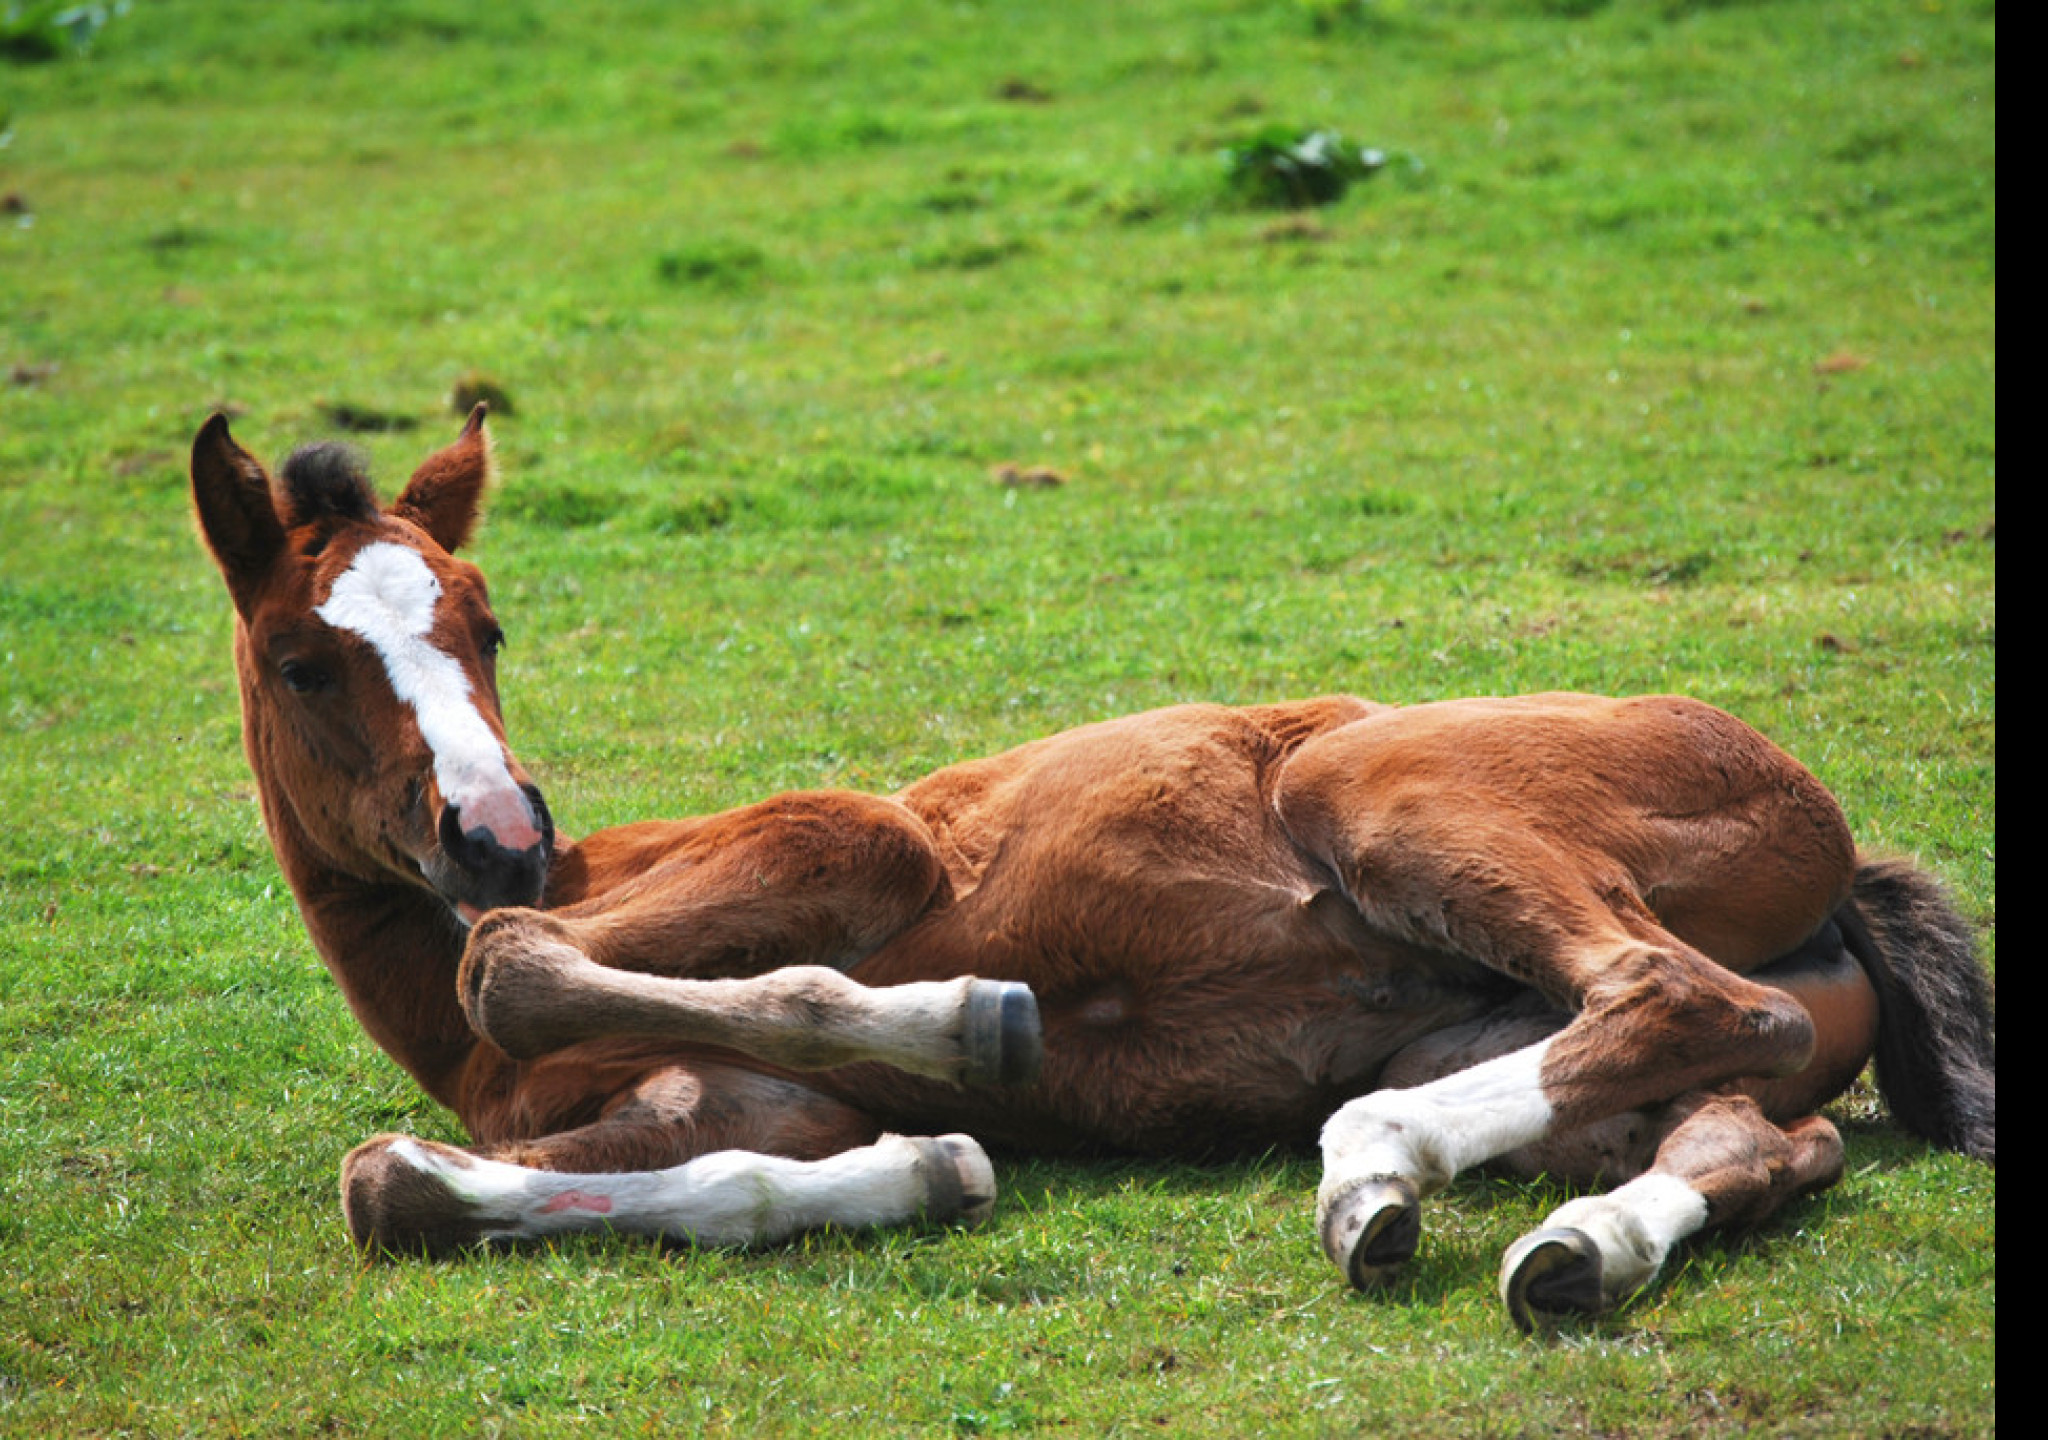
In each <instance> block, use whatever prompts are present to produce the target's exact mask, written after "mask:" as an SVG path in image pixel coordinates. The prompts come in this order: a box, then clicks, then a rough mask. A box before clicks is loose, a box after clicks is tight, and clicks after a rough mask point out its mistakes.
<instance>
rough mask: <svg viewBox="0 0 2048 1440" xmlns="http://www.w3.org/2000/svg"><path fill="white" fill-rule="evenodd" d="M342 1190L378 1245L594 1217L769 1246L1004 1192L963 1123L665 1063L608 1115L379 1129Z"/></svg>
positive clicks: (962, 1205)
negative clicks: (449, 1141) (871, 1115)
mask: <svg viewBox="0 0 2048 1440" xmlns="http://www.w3.org/2000/svg"><path fill="white" fill-rule="evenodd" d="M341 1188H342V1209H343V1213H344V1215H345V1217H346V1218H347V1221H348V1225H349V1231H350V1233H351V1234H352V1235H353V1236H354V1238H355V1241H356V1243H357V1245H358V1246H359V1247H361V1248H362V1249H363V1250H364V1251H365V1252H367V1253H370V1254H386V1253H412V1254H418V1253H422V1252H425V1253H428V1254H440V1253H446V1252H449V1251H452V1250H457V1249H461V1248H464V1247H466V1246H470V1245H475V1244H479V1243H486V1242H493V1241H521V1240H533V1239H540V1238H545V1237H547V1236H552V1235H560V1234H565V1233H570V1232H575V1231H584V1230H616V1231H620V1232H624V1233H630V1234H640V1235H650V1236H657V1237H661V1238H664V1239H668V1240H672V1241H677V1242H687V1243H694V1244H705V1245H755V1244H772V1243H775V1242H777V1241H780V1240H783V1239H786V1238H788V1237H789V1236H791V1235H794V1234H797V1233H799V1232H801V1231H805V1230H811V1229H817V1228H819V1227H821V1226H825V1225H836V1226H842V1227H847V1228H867V1227H872V1226H878V1225H892V1224H900V1223H903V1222H905V1221H908V1220H913V1219H917V1218H919V1217H923V1218H927V1219H934V1220H958V1221H961V1222H962V1223H973V1222H975V1221H977V1220H979V1219H981V1218H982V1217H983V1216H985V1215H986V1214H987V1213H988V1211H989V1209H990V1207H991V1206H992V1205H993V1204H994V1200H995V1193H996V1192H995V1176H994V1171H993V1170H992V1169H991V1167H990V1165H989V1162H988V1157H987V1156H986V1155H985V1154H984V1153H983V1152H982V1150H981V1147H980V1146H979V1145H978V1144H976V1142H975V1141H973V1140H971V1139H969V1138H968V1137H967V1136H964V1135H948V1136H941V1137H939V1138H936V1139H922V1138H909V1137H905V1136H900V1135H879V1136H878V1135H877V1133H876V1128H875V1126H874V1124H873V1123H872V1122H871V1121H869V1120H868V1119H867V1118H866V1117H865V1116H863V1115H861V1114H860V1113H859V1112H857V1111H855V1110H852V1109H851V1108H849V1107H847V1106H845V1105H843V1104H841V1103H839V1102H838V1101H836V1100H832V1099H829V1098H827V1097H825V1096H821V1095H818V1094H817V1093H815V1092H813V1091H810V1090H807V1089H805V1088H804V1087H803V1086H801V1085H799V1084H797V1083H795V1082H793V1081H789V1080H784V1079H780V1078H777V1077H774V1076H768V1075H762V1074H759V1073H757V1072H753V1071H748V1070H743V1069H740V1068H738V1067H735V1066H728V1065H723V1064H694V1065H691V1066H689V1067H687V1068H686V1067H683V1066H669V1067H667V1068H664V1069H662V1070H660V1071H658V1072H657V1073H655V1074H653V1075H650V1076H648V1077H647V1078H645V1079H644V1080H642V1081H641V1082H640V1083H639V1084H637V1085H635V1086H633V1087H632V1088H631V1089H630V1090H629V1091H628V1092H627V1093H626V1094H625V1095H624V1096H623V1097H621V1099H620V1100H619V1101H617V1102H616V1103H615V1104H614V1105H613V1106H612V1107H611V1108H610V1109H609V1111H608V1113H606V1114H605V1115H604V1116H603V1118H601V1119H599V1120H597V1121H595V1122H593V1123H591V1124H588V1125H583V1126H579V1127H576V1128H574V1129H570V1130H566V1131H563V1132H561V1133H559V1134H554V1135H548V1136H543V1137H539V1138H536V1139H530V1140H522V1141H514V1142H508V1143H501V1144H496V1145H486V1146H480V1147H478V1148H476V1149H474V1150H464V1149H458V1148H456V1147H454V1146H451V1145H442V1144H438V1143H436V1142H434V1141H429V1140H419V1139H415V1138H413V1137H411V1136H397V1135H385V1136H379V1137H377V1138H376V1139H374V1140H371V1141H369V1142H367V1143H366V1144H363V1145H361V1146H358V1147H357V1148H356V1149H355V1150H353V1151H352V1152H350V1154H349V1156H348V1158H347V1159H346V1160H344V1161H343V1162H342V1177H341Z"/></svg>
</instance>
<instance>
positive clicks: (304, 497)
mask: <svg viewBox="0 0 2048 1440" xmlns="http://www.w3.org/2000/svg"><path fill="white" fill-rule="evenodd" d="M281 479H282V488H283V491H284V494H283V496H282V497H281V498H282V499H283V501H284V505H285V510H286V514H285V523H286V524H287V525H290V526H294V527H296V526H299V525H307V524H311V523H312V522H314V521H316V520H321V519H325V518H330V517H331V518H333V519H337V520H369V519H374V518H375V517H376V514H377V511H378V508H379V507H378V504H377V492H376V491H375V490H373V489H371V488H370V472H369V468H368V462H367V460H366V459H365V457H364V455H363V452H362V451H360V450H358V449H356V448H355V447H354V446H353V445H344V444H342V443H341V442H340V441H338V440H321V441H317V442H316V443H314V444H311V445H301V446H300V447H299V448H298V449H296V450H294V451H292V453H291V455H290V457H289V458H287V459H286V460H285V462H284V472H283V475H282V477H281Z"/></svg>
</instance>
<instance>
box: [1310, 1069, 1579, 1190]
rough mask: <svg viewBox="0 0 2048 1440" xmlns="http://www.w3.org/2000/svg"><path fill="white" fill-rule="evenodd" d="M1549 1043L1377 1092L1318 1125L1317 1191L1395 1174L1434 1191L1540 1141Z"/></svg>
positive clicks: (1544, 1130) (1548, 1114)
mask: <svg viewBox="0 0 2048 1440" xmlns="http://www.w3.org/2000/svg"><path fill="white" fill-rule="evenodd" d="M1550 1044H1551V1042H1550V1041H1548V1040H1543V1041H1539V1042H1538V1043H1536V1044H1534V1045H1531V1046H1529V1047H1528V1048H1526V1049H1522V1050H1516V1051H1514V1052H1512V1053H1511V1054H1507V1055H1501V1056H1498V1057H1496V1058H1494V1059H1492V1060H1487V1061H1483V1062H1481V1063H1480V1064H1478V1065H1474V1066H1473V1067H1472V1068H1471V1069H1469V1070H1460V1071H1459V1072H1458V1073H1457V1074H1455V1075H1446V1076H1444V1077H1443V1078H1442V1079H1440V1080H1432V1081H1430V1082H1429V1083H1428V1084H1427V1085H1418V1086H1416V1087H1415V1088H1414V1089H1412V1090H1376V1091H1374V1092H1373V1093H1372V1094H1370V1095H1364V1096H1361V1097H1359V1098H1358V1099H1356V1100H1353V1101H1352V1102H1351V1103H1350V1104H1348V1105H1346V1106H1345V1107H1344V1108H1343V1109H1341V1110H1339V1111H1338V1112H1337V1113H1336V1114H1335V1115H1332V1116H1331V1117H1330V1120H1329V1123H1328V1124H1326V1125H1325V1126H1324V1127H1323V1187H1322V1188H1323V1192H1324V1194H1325V1195H1326V1196H1327V1195H1329V1194H1331V1193H1333V1191H1334V1190H1335V1189H1336V1188H1340V1187H1342V1186H1343V1185H1344V1184H1346V1183H1347V1182H1350V1181H1356V1180H1361V1179H1366V1178H1374V1179H1378V1178H1387V1177H1399V1178H1401V1179H1403V1180H1407V1181H1409V1182H1411V1183H1412V1184H1413V1185H1414V1186H1415V1188H1416V1190H1417V1192H1418V1193H1420V1194H1423V1195H1429V1194H1433V1193H1434V1192H1436V1191H1438V1190H1441V1189H1443V1188H1444V1186H1446V1185H1448V1184H1450V1183H1451V1179H1452V1177H1453V1176H1455V1175H1456V1174H1458V1172H1459V1171H1461V1170H1465V1169H1468V1168H1470V1167H1471V1166H1474V1165H1477V1164H1480V1163H1481V1162H1483V1161H1486V1160H1491V1159H1492V1158H1493V1157H1495V1156H1496V1155H1504V1154H1506V1153H1507V1152H1508V1151H1510V1150H1514V1149H1518V1148H1520V1147H1521V1146H1523V1145H1528V1144H1531V1143H1533V1142H1534V1141H1537V1140H1540V1139H1542V1138H1543V1137H1544V1136H1545V1135H1547V1134H1548V1133H1549V1132H1550V1125H1551V1119H1552V1114H1553V1112H1552V1110H1551V1108H1550V1102H1549V1101H1548V1100H1546V1099H1545V1098H1544V1096H1543V1081H1542V1069H1543V1057H1544V1056H1545V1055H1546V1054H1548V1053H1549V1050H1550Z"/></svg>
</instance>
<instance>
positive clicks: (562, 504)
mask: <svg viewBox="0 0 2048 1440" xmlns="http://www.w3.org/2000/svg"><path fill="white" fill-rule="evenodd" d="M623 503H624V502H623V501H622V500H621V498H620V497H619V496H618V495H616V494H614V493H613V492H611V491H608V490H598V489H594V488H592V487H590V486H588V485H567V484H555V485H544V484H534V483H530V482H529V483H526V484H522V485H520V486H518V487H516V488H510V487H508V489H507V491H506V493H505V494H504V496H503V497H502V498H501V499H500V500H499V502H498V513H499V514H501V515H508V516H511V517H513V518H516V519H519V520H526V521H530V522H532V523H533V524H536V525H541V526H545V527H547V528H550V529H555V530H581V529H586V528H588V527H590V526H593V525H602V524H603V523H604V522H605V521H607V520H609V519H611V517H612V516H614V515H616V514H617V513H618V512H619V510H620V509H621V508H622V506H623Z"/></svg>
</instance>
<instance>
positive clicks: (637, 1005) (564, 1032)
mask: <svg viewBox="0 0 2048 1440" xmlns="http://www.w3.org/2000/svg"><path fill="white" fill-rule="evenodd" d="M577 942H578V934H577V927H576V925H575V923H574V922H570V921H564V920H561V919H559V918H557V917H555V916H551V915H548V914H544V913H542V912H540V911H535V910H511V909H507V910H495V911H492V912H491V913H490V914H488V915H486V916H485V917H484V918H483V919H482V920H481V921H479V922H478V924H477V927H476V929H475V930H474V931H472V932H471V934H470V939H469V948H468V951H467V953H466V954H465V956H464V958H463V963H462V970H461V974H460V977H459V980H458V984H459V986H460V994H461V1000H462V1005H463V1009H464V1011H465V1012H466V1013H467V1015H468V1017H469V1021H470V1023H471V1024H472V1025H473V1026H475V1028H476V1030H477V1032H478V1033H479V1034H481V1035H484V1036H486V1037H488V1038H489V1039H490V1040H491V1041H492V1042H493V1043H494V1044H496V1045H498V1046H499V1047H500V1048H501V1049H503V1050H504V1051H505V1052H506V1053H508V1054H510V1055H513V1056H515V1057H518V1058H531V1057H534V1056H538V1055H544V1054H548V1053H550V1052H552V1051H556V1050H560V1049H562V1048H564V1047H566V1046H569V1045H573V1044H576V1043H579V1042H581V1041H586V1040H596V1039H603V1038H607V1037H611V1036H619V1035H645V1036H650V1037H656V1038H660V1039H663V1040H671V1041H675V1042H678V1043H682V1044H691V1045H717V1046H721V1047H724V1048H727V1049H732V1050H737V1051H740V1052H741V1053H742V1054H746V1055H751V1056H754V1057H756V1058H757V1059H761V1060H766V1061H770V1062H772V1063H774V1064H778V1065H785V1066H788V1067H790V1068H792V1069H797V1070H823V1069H830V1068H833V1067H835V1066H840V1065H850V1064H853V1063H855V1062H858V1061H880V1062H882V1063H883V1064H887V1065H893V1066H895V1067H896V1068H898V1069H901V1070H907V1071H910V1072H911V1073H913V1074H918V1075H927V1076H931V1077H933V1078H935V1079H940V1080H948V1081H952V1082H955V1083H958V1084H1005V1085H1012V1084H1023V1083H1025V1082H1028V1081H1029V1080H1031V1079H1032V1078H1034V1077H1035V1076H1036V1075H1037V1073H1038V1067H1039V1063H1040V1060H1041V1058H1042V1055H1043V1047H1042V1044H1041V1035H1040V1027H1039V1019H1038V1006H1037V1002H1036V1001H1035V1000H1034V999H1033V998H1032V995H1031V991H1030V989H1029V988H1028V987H1026V986H1023V985H1018V984H1012V983H1009V982H1003V981H991V980H977V979H972V978H962V979H956V980H945V981H926V982H919V983H915V984H908V985H893V986H880V987H869V986H865V985H861V984H859V983H857V982H855V981H853V980H849V979H848V978H847V977H846V976H844V975H842V974H840V973H839V972H838V971H836V970H831V969H827V968H825V967H823V966H816V965H806V966H791V967H789V968H786V969H782V970H773V971H770V972H768V973H766V974H763V975H756V976H752V977H749V978H746V979H735V980H678V979H672V978H669V977H667V976H661V975H647V974H640V973H636V972H633V971H627V970H617V969H613V968H611V967H609V966H605V965H600V964H598V963H597V962H596V961H594V960H592V959H591V958H590V957H589V956H588V955H587V954H585V953H584V951H583V949H582V948H581V946H580V945H579V944H578V943H577Z"/></svg>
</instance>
